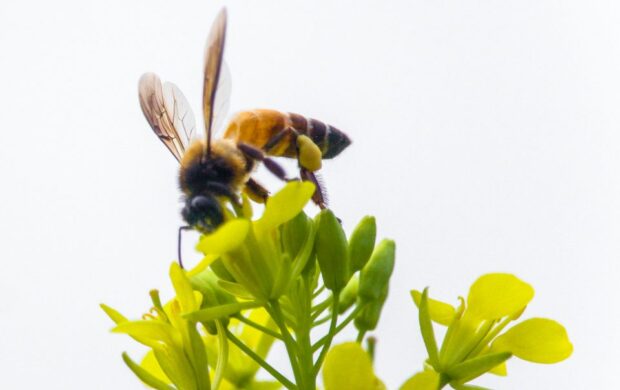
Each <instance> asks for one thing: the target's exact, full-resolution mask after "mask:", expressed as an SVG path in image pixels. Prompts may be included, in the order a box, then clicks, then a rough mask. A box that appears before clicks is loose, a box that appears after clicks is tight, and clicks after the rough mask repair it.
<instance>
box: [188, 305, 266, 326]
mask: <svg viewBox="0 0 620 390" xmlns="http://www.w3.org/2000/svg"><path fill="white" fill-rule="evenodd" d="M260 306H263V303H262V302H258V301H250V302H237V303H230V304H227V305H220V306H214V307H208V308H206V309H202V310H197V311H194V312H192V313H187V314H184V315H183V317H184V318H187V319H189V320H194V321H213V320H217V319H220V318H223V317H228V316H230V315H232V314H235V313H238V312H240V311H241V310H247V309H253V308H256V307H260Z"/></svg>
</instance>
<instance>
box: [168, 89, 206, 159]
mask: <svg viewBox="0 0 620 390" xmlns="http://www.w3.org/2000/svg"><path fill="white" fill-rule="evenodd" d="M163 89H164V104H165V106H166V112H167V113H169V114H170V116H171V118H172V123H173V125H174V128H175V129H176V130H177V132H178V133H179V138H180V140H181V143H182V144H183V148H184V149H187V147H188V146H189V144H190V142H191V141H193V140H194V139H196V138H198V132H197V131H196V118H195V117H194V113H193V111H192V109H191V108H190V106H189V103H188V102H187V99H186V98H185V96H184V95H183V92H181V90H180V89H179V87H177V86H176V85H175V84H173V83H171V82H165V83H164V87H163Z"/></svg>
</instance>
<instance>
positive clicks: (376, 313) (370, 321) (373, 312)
mask: <svg viewBox="0 0 620 390" xmlns="http://www.w3.org/2000/svg"><path fill="white" fill-rule="evenodd" d="M388 287H389V286H388V285H387V284H386V285H385V286H384V288H383V289H382V290H381V291H380V293H379V296H378V297H377V299H375V300H372V301H370V302H368V303H367V304H366V306H365V307H364V308H363V309H362V311H361V312H360V314H359V315H358V316H357V317H356V318H355V327H356V328H357V329H358V330H360V331H370V330H374V329H375V328H376V327H377V323H378V322H379V317H381V310H383V304H384V303H385V300H386V299H387V296H388V290H389V288H388Z"/></svg>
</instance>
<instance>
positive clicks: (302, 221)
mask: <svg viewBox="0 0 620 390" xmlns="http://www.w3.org/2000/svg"><path fill="white" fill-rule="evenodd" d="M314 191H315V187H314V185H313V184H312V183H309V182H290V183H288V184H287V185H286V186H285V187H284V188H283V189H282V190H281V191H280V192H278V193H276V194H275V195H273V196H272V197H270V198H269V200H268V201H267V203H266V205H265V209H264V212H263V214H262V216H261V217H260V218H258V219H252V213H253V212H252V208H251V206H250V203H249V201H248V200H247V199H244V202H243V205H242V207H237V208H232V209H230V210H228V212H227V218H226V222H225V223H224V224H222V225H221V226H220V227H219V228H218V229H217V230H215V231H214V232H213V233H211V234H208V235H204V236H202V237H201V239H200V242H199V243H198V245H197V249H198V250H199V251H200V252H202V253H203V254H204V258H203V259H202V261H201V262H200V263H199V264H198V265H197V266H196V267H194V268H193V269H191V270H188V271H185V270H183V269H181V267H180V266H179V265H178V264H176V263H174V264H172V266H171V268H170V279H171V281H172V284H173V286H174V290H175V293H176V295H175V297H174V298H173V299H172V300H170V302H168V303H166V304H165V305H162V304H161V302H160V298H159V295H158V293H157V292H153V293H152V294H151V296H152V301H153V308H152V309H151V311H150V312H149V314H146V315H145V316H144V317H143V319H141V320H137V321H129V320H127V319H126V318H125V317H123V316H122V315H121V314H119V313H118V312H117V311H115V310H114V309H112V308H110V307H108V306H105V305H102V308H103V309H104V310H105V311H106V313H107V314H108V315H109V316H110V318H112V320H114V321H115V322H116V324H117V325H116V327H115V328H114V329H113V331H114V332H117V333H125V334H128V335H130V336H131V337H133V338H134V339H135V340H136V341H138V342H140V343H142V344H144V345H145V346H147V347H149V348H150V350H149V352H148V353H147V354H146V357H145V358H144V359H143V360H142V362H141V364H137V363H135V362H134V361H133V360H131V359H130V358H129V357H128V356H127V355H126V354H124V355H123V359H124V361H125V363H126V364H127V365H128V366H129V368H130V369H131V370H132V371H133V372H134V373H135V374H136V375H137V376H138V377H139V378H140V379H141V380H142V381H143V382H144V383H145V384H147V385H149V386H150V387H153V388H157V389H217V388H239V389H242V388H243V389H253V388H261V389H263V388H271V387H270V386H272V385H273V386H276V387H277V386H285V387H287V388H289V389H310V390H314V389H316V381H317V376H318V373H319V371H320V370H321V367H322V366H323V362H324V359H325V358H326V355H327V353H328V351H329V350H330V346H331V342H332V340H333V338H334V336H335V335H336V334H338V333H339V332H341V331H342V330H343V329H344V328H345V327H346V326H347V325H348V324H350V323H352V322H354V323H355V326H356V327H357V328H358V330H359V340H360V341H361V340H362V339H363V338H364V335H365V333H366V332H367V331H369V330H373V329H375V327H376V325H377V322H378V320H379V316H380V313H381V309H382V307H383V303H384V302H385V299H386V297H387V294H388V285H389V280H390V276H391V274H392V270H393V268H394V257H395V245H394V242H393V241H391V240H383V241H381V242H380V243H379V244H378V245H376V246H375V236H376V225H375V220H374V218H372V217H366V218H363V219H362V221H361V222H360V223H359V224H358V226H357V227H356V228H355V230H354V232H353V234H352V235H351V237H350V238H349V239H347V237H346V234H345V232H344V230H343V228H342V226H341V224H340V222H339V220H338V219H337V218H336V216H335V215H334V214H333V213H332V212H331V211H330V210H323V211H321V212H320V213H319V214H318V215H317V216H316V217H315V218H314V219H311V218H309V217H308V216H307V215H306V214H305V213H304V212H303V208H304V206H305V205H306V204H307V203H308V201H309V200H310V198H311V197H312V195H313V193H314ZM341 317H342V318H341ZM339 319H340V321H339ZM324 324H328V326H324ZM321 332H322V333H321ZM317 335H318V337H317ZM274 342H281V343H283V344H284V346H285V348H286V351H287V353H288V355H289V360H290V364H291V369H292V372H293V375H294V378H292V379H289V378H287V377H286V376H285V375H284V374H282V373H281V372H280V370H278V369H277V368H276V367H274V366H272V365H271V364H270V363H268V362H267V355H268V352H269V350H270V348H271V346H272V344H273V343H274ZM259 368H263V369H264V370H265V371H267V372H268V373H269V374H271V376H272V377H273V378H274V379H275V381H276V382H258V381H256V379H255V376H256V373H257V371H258V370H259Z"/></svg>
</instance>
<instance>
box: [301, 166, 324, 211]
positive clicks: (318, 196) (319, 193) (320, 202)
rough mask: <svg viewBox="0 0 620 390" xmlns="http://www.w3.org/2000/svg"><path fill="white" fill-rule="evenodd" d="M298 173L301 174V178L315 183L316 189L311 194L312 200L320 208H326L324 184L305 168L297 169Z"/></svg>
mask: <svg viewBox="0 0 620 390" xmlns="http://www.w3.org/2000/svg"><path fill="white" fill-rule="evenodd" d="M299 175H300V176H301V180H304V181H309V182H311V183H312V184H314V185H315V187H316V190H315V191H314V194H313V195H312V201H313V202H314V203H315V204H316V205H317V206H319V207H320V208H321V209H326V208H327V192H326V191H325V186H324V185H323V183H322V182H321V179H320V177H319V176H318V175H317V174H316V173H314V172H310V171H309V170H307V169H306V168H301V169H300V170H299Z"/></svg>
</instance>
